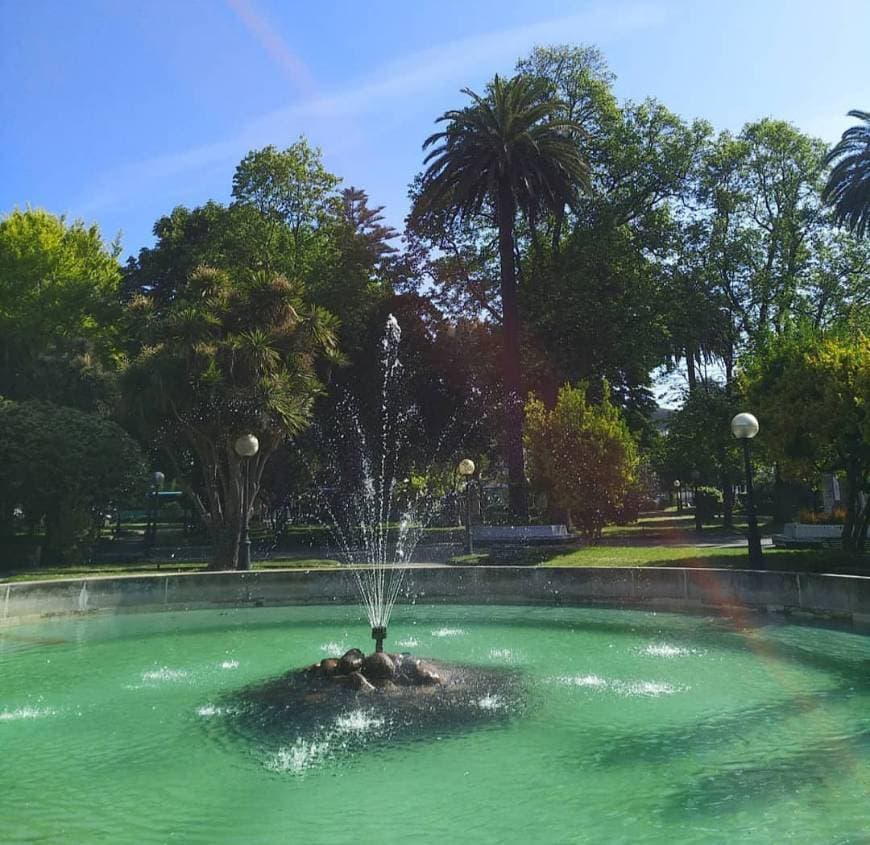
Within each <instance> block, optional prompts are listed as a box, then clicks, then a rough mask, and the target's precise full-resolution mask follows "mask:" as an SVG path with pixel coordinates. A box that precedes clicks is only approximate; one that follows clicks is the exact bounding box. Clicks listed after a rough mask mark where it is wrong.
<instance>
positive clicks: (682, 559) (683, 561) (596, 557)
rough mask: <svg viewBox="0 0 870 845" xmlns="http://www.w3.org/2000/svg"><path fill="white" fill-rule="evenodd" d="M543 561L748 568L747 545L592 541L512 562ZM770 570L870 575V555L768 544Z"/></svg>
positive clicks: (472, 560)
mask: <svg viewBox="0 0 870 845" xmlns="http://www.w3.org/2000/svg"><path fill="white" fill-rule="evenodd" d="M451 562H452V563H454V564H460V565H461V564H478V565H487V564H488V563H490V559H489V556H488V555H485V554H480V555H463V556H460V557H456V558H453V560H452V561H451ZM498 563H516V564H520V565H523V564H524V565H530V566H534V565H539V566H541V565H542V566H702V567H709V568H719V569H731V568H733V569H742V568H747V566H748V563H749V561H748V558H747V553H746V549H745V548H724V549H723V548H698V547H694V546H664V545H662V546H639V545H632V546H609V545H608V546H586V547H584V548H581V549H576V550H574V551H571V552H567V553H566V552H564V551H552V550H547V549H546V548H538V549H534V548H531V549H528V550H526V551H524V552H522V553H521V554H519V555H518V556H517V557H516V559H515V560H512V561H498ZM764 563H765V567H766V568H767V569H774V570H778V571H787V572H792V571H794V572H840V573H850V574H859V575H870V555H868V554H864V555H858V554H851V553H849V552H843V551H838V550H835V549H765V550H764Z"/></svg>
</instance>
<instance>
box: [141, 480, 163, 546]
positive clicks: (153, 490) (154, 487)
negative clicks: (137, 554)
mask: <svg viewBox="0 0 870 845" xmlns="http://www.w3.org/2000/svg"><path fill="white" fill-rule="evenodd" d="M165 480H166V476H165V475H164V474H163V473H162V472H160V470H157V472H155V473H154V474H153V475H152V476H151V486H150V487H149V489H148V504H149V505H150V507H149V508H148V524H147V525H146V526H145V554H146V555H147V554H150V552H151V548H152V547H153V546H154V545H155V544H156V542H157V509H158V507H159V504H160V497H159V493H160V488H161V487H162V486H163V482H164V481H165Z"/></svg>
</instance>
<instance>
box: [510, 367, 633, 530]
mask: <svg viewBox="0 0 870 845" xmlns="http://www.w3.org/2000/svg"><path fill="white" fill-rule="evenodd" d="M525 445H526V448H527V449H528V453H529V467H530V470H531V473H530V474H531V476H532V481H533V483H534V485H535V486H536V487H537V488H538V489H539V490H541V491H543V492H545V493H546V494H547V496H548V497H549V498H550V500H551V501H552V502H553V503H555V504H556V505H557V506H558V507H560V508H563V509H564V510H565V511H566V513H567V514H568V521H569V522H570V521H571V519H572V518H573V519H575V520H576V521H577V523H578V524H579V526H580V529H581V530H582V532H583V534H584V536H586V537H587V538H588V539H592V540H594V539H598V538H599V537H600V536H601V529H602V528H603V526H604V524H605V523H607V522H614V521H616V520H617V519H620V518H623V519H625V518H628V519H630V518H631V512H632V511H633V510H634V506H633V505H632V504H631V502H629V497H630V494H631V493H633V492H635V491H636V490H637V469H638V456H637V447H636V445H635V442H634V438H633V437H632V436H631V432H630V431H629V430H628V426H627V425H626V423H625V420H624V419H623V418H622V414H621V413H620V410H619V408H618V407H617V406H616V405H614V404H613V403H612V402H611V400H610V390H609V388H608V387H607V385H606V384H605V385H604V391H603V396H602V399H601V402H600V403H598V404H593V403H591V402H589V401H588V399H587V397H586V385H585V384H581V385H580V386H578V387H571V385H565V386H564V387H563V388H562V389H561V390H560V391H559V395H558V398H557V399H556V406H555V407H554V408H552V409H549V408H547V407H546V406H545V405H544V403H543V402H542V401H541V400H539V399H537V398H535V397H534V396H533V397H532V398H531V399H530V400H529V402H528V404H527V405H526V435H525ZM623 511H625V513H623Z"/></svg>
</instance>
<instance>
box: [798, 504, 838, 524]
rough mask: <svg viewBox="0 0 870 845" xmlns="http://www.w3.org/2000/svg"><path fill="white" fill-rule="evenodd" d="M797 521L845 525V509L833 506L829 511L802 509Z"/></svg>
mask: <svg viewBox="0 0 870 845" xmlns="http://www.w3.org/2000/svg"><path fill="white" fill-rule="evenodd" d="M798 521H799V522H801V523H803V524H804V525H845V524H846V509H845V508H843V507H835V508H832V509H831V512H830V513H821V512H817V511H811V510H802V511H801V512H800V515H799V517H798Z"/></svg>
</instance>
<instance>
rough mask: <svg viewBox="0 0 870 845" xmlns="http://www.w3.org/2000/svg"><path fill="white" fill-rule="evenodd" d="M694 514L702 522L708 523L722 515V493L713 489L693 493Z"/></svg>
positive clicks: (701, 488) (699, 489)
mask: <svg viewBox="0 0 870 845" xmlns="http://www.w3.org/2000/svg"><path fill="white" fill-rule="evenodd" d="M695 512H696V513H697V515H698V518H699V519H700V520H701V521H702V522H710V521H711V520H713V519H715V518H716V517H717V516H719V515H720V514H721V513H722V492H721V491H720V490H717V489H716V488H715V487H699V488H698V489H697V490H696V491H695Z"/></svg>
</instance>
